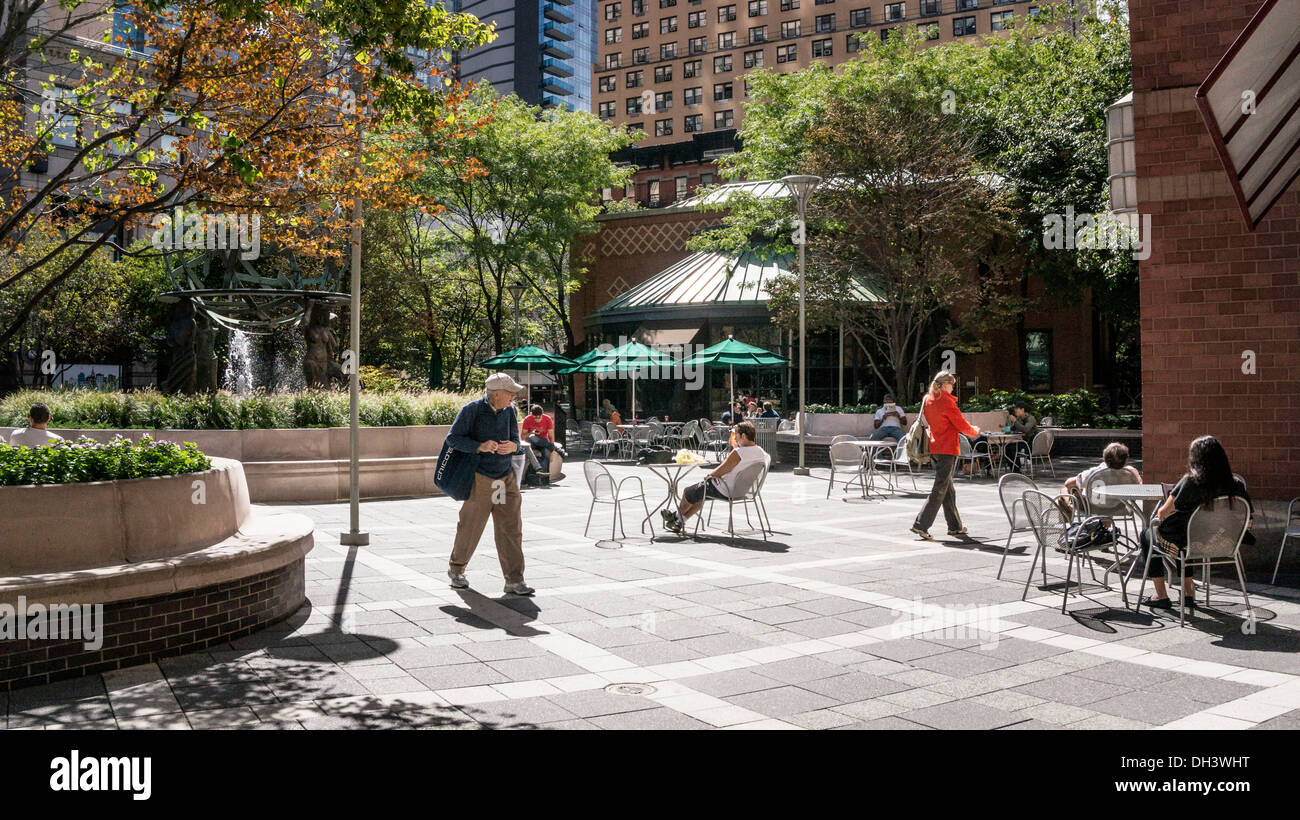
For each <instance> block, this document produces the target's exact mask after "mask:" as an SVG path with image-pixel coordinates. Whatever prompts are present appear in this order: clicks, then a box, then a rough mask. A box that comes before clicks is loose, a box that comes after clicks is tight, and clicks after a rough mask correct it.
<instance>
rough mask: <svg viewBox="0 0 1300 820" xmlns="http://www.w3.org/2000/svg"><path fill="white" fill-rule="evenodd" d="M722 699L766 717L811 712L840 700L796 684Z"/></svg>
mask: <svg viewBox="0 0 1300 820" xmlns="http://www.w3.org/2000/svg"><path fill="white" fill-rule="evenodd" d="M724 700H726V701H728V702H729V703H732V704H734V705H736V706H740V707H742V708H745V709H749V710H751V711H754V712H757V713H759V714H760V715H764V716H766V717H782V716H784V715H794V714H798V713H800V712H811V711H813V710H815V709H829V708H830V707H832V706H838V705H839V704H840V703H841V702H842V701H839V700H836V699H834V698H830V697H826V696H825V695H820V694H817V693H816V692H810V691H808V690H807V689H803V688H800V687H797V686H781V687H778V688H776V689H765V690H763V691H762V692H750V693H749V694H745V695H732V696H730V697H727V698H724Z"/></svg>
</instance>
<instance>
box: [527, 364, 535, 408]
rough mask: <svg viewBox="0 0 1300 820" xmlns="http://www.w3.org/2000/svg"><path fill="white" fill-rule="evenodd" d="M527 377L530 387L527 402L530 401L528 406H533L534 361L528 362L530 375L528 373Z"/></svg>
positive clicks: (528, 386)
mask: <svg viewBox="0 0 1300 820" xmlns="http://www.w3.org/2000/svg"><path fill="white" fill-rule="evenodd" d="M525 378H527V379H528V383H527V388H528V398H527V402H528V407H529V408H531V407H532V406H533V363H532V362H529V363H528V375H527V376H526V377H525Z"/></svg>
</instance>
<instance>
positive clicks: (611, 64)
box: [605, 54, 623, 70]
mask: <svg viewBox="0 0 1300 820" xmlns="http://www.w3.org/2000/svg"><path fill="white" fill-rule="evenodd" d="M621 65H623V55H622V54H606V55H605V68H606V70H608V69H611V68H618V67H619V66H621Z"/></svg>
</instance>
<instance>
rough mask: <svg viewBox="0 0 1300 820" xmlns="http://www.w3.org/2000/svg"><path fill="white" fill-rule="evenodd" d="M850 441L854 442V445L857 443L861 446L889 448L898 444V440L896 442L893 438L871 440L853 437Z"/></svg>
mask: <svg viewBox="0 0 1300 820" xmlns="http://www.w3.org/2000/svg"><path fill="white" fill-rule="evenodd" d="M850 443H851V444H856V445H858V446H859V447H863V448H866V447H891V448H892V447H897V446H898V442H897V441H895V440H893V439H888V438H882V439H876V440H875V441H872V440H871V439H866V438H859V439H854V440H853V441H852V442H850Z"/></svg>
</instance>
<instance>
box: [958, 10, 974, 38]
mask: <svg viewBox="0 0 1300 820" xmlns="http://www.w3.org/2000/svg"><path fill="white" fill-rule="evenodd" d="M974 33H975V15H973V14H972V15H970V16H969V17H954V18H952V36H953V37H965V36H966V35H968V34H974Z"/></svg>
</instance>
